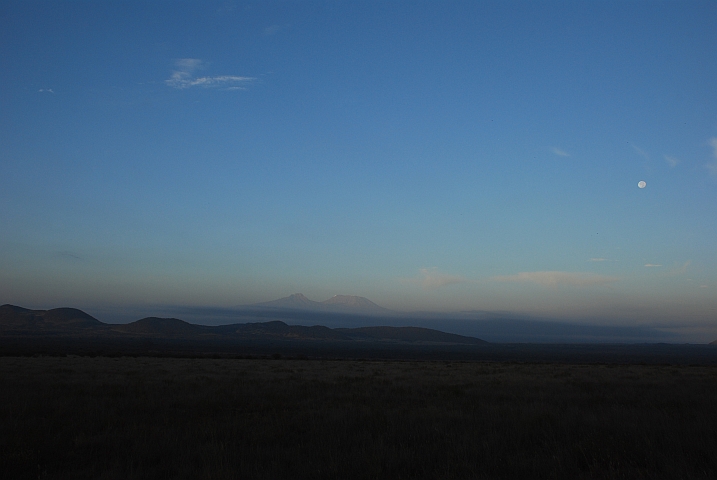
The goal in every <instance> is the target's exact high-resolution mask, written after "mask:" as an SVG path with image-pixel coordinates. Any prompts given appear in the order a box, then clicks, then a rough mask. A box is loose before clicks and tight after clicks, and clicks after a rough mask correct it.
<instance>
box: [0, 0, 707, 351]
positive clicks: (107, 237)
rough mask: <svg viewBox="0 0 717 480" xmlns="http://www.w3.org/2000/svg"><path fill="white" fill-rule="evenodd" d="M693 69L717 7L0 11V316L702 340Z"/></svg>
mask: <svg viewBox="0 0 717 480" xmlns="http://www.w3.org/2000/svg"><path fill="white" fill-rule="evenodd" d="M715 59H717V3H715V2H713V1H680V2H678V1H662V2H660V1H650V2H647V1H645V2H641V1H574V2H547V1H546V2H542V1H538V2H535V1H531V2H518V1H489V2H485V1H483V2H482V1H466V2H451V1H441V2H438V1H436V2H403V1H390V2H379V1H376V2H373V1H363V2H342V1H328V2H311V1H306V2H288V1H286V2H280V1H270V2H212V1H201V2H200V1H185V2H169V1H162V2H132V1H122V2H120V1H93V2H90V1H62V0H61V1H56V2H49V1H48V2H34V1H22V2H18V1H4V2H2V4H1V5H0V182H1V183H0V185H1V187H0V303H10V304H15V305H21V306H25V307H28V308H54V307H59V306H73V307H76V308H82V309H84V310H86V311H88V312H92V311H93V309H97V310H99V309H104V311H109V310H112V309H116V310H117V309H119V310H121V309H123V308H130V307H132V308H135V307H140V308H141V307H143V306H147V307H149V306H153V305H154V306H156V305H175V306H177V305H179V306H188V307H220V308H225V307H227V308H228V307H232V306H236V305H243V304H250V303H255V302H264V301H269V300H273V299H276V298H280V297H285V296H287V295H290V294H293V293H297V292H301V293H303V294H304V295H306V296H307V297H309V298H310V299H312V300H316V301H322V300H325V299H327V298H329V297H331V296H333V295H336V294H346V295H360V296H365V297H367V298H369V299H370V300H372V301H374V302H375V303H377V304H379V305H381V306H383V307H386V308H390V309H394V310H398V311H407V312H411V311H431V312H458V311H466V310H476V311H482V312H504V313H505V312H514V313H516V314H520V315H528V316H534V317H535V318H543V319H556V320H560V321H574V322H588V323H590V322H592V323H599V324H606V325H623V326H635V325H653V326H660V327H664V328H668V329H682V331H684V332H692V334H693V336H692V337H691V338H693V339H694V340H695V341H702V340H704V341H711V340H714V338H711V337H715V338H717V253H715V252H717V215H716V213H717V88H716V87H715V86H716V85H717V61H715ZM640 181H644V182H645V187H644V188H639V187H638V182H640Z"/></svg>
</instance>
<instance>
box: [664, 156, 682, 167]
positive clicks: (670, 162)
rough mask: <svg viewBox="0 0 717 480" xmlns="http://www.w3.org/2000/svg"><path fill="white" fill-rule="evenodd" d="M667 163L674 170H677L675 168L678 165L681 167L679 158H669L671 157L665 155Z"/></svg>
mask: <svg viewBox="0 0 717 480" xmlns="http://www.w3.org/2000/svg"><path fill="white" fill-rule="evenodd" d="M665 161H666V162H667V164H668V165H669V166H670V167H672V168H675V167H676V166H677V165H679V163H680V159H679V158H675V157H671V156H669V155H665Z"/></svg>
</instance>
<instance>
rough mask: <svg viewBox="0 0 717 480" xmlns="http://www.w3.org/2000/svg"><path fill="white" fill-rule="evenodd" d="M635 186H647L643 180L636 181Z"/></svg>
mask: <svg viewBox="0 0 717 480" xmlns="http://www.w3.org/2000/svg"><path fill="white" fill-rule="evenodd" d="M637 186H638V187H640V188H645V187H646V186H647V184H646V183H645V181H644V180H640V181H639V182H637Z"/></svg>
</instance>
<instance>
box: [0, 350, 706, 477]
mask: <svg viewBox="0 0 717 480" xmlns="http://www.w3.org/2000/svg"><path fill="white" fill-rule="evenodd" d="M0 382H1V385H0V429H1V430H0V471H3V472H4V475H3V476H4V478H33V479H35V478H68V479H70V478H71V479H80V478H97V479H132V478H168V479H170V478H172V479H173V478H192V479H195V478H197V479H198V478H207V479H210V478H211V479H223V478H237V479H242V478H267V479H281V478H287V479H288V478H291V479H296V478H307V479H308V478H310V479H316V478H331V479H334V478H392V479H393V478H520V477H523V478H715V477H717V408H715V407H716V406H717V367H715V366H709V365H702V366H660V365H579V364H572V365H564V364H546V363H543V364H529V363H526V364H522V363H479V362H473V363H470V362H466V363H459V362H446V361H441V362H438V361H416V362H409V361H404V362H402V361H348V360H343V361H330V360H286V359H207V358H203V359H171V358H149V357H136V358H133V357H115V358H108V357H95V358H91V357H35V358H32V357H0Z"/></svg>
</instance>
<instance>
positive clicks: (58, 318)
mask: <svg viewBox="0 0 717 480" xmlns="http://www.w3.org/2000/svg"><path fill="white" fill-rule="evenodd" d="M103 327H106V325H105V324H104V323H102V322H100V321H99V320H97V319H96V318H94V317H93V316H91V315H88V314H87V313H85V312H83V311H82V310H78V309H76V308H53V309H52V310H30V309H27V308H22V307H16V306H14V305H2V306H0V329H2V330H4V331H8V330H10V331H13V330H15V331H28V330H29V331H35V332H48V331H62V332H65V331H73V330H87V329H96V328H103Z"/></svg>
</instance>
